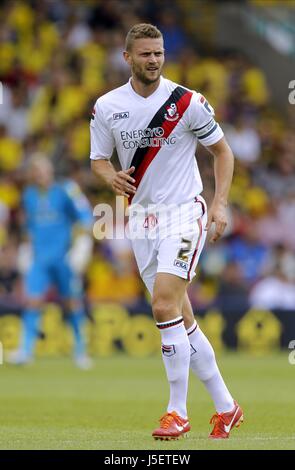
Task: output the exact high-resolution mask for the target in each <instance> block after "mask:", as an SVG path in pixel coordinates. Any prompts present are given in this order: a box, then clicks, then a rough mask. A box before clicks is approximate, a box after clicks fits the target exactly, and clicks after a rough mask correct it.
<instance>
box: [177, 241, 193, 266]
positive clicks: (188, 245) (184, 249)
mask: <svg viewBox="0 0 295 470" xmlns="http://www.w3.org/2000/svg"><path fill="white" fill-rule="evenodd" d="M191 249H192V242H191V240H186V239H185V238H182V239H181V248H180V250H179V252H178V254H177V259H181V260H182V261H185V262H186V263H187V262H188V256H187V254H188V253H189V252H190V251H191Z"/></svg>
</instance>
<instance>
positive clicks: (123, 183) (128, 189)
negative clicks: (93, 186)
mask: <svg viewBox="0 0 295 470" xmlns="http://www.w3.org/2000/svg"><path fill="white" fill-rule="evenodd" d="M91 169H92V171H93V173H94V174H95V175H96V176H98V177H100V178H102V179H103V180H104V181H105V182H106V183H107V184H108V185H109V186H110V187H111V188H112V189H113V191H114V192H115V193H116V194H118V195H119V196H126V197H130V195H131V194H134V193H135V191H136V187H135V186H133V184H134V183H135V179H134V178H132V177H131V176H130V175H131V174H132V173H133V172H134V170H135V167H134V166H132V167H131V168H129V169H128V170H121V171H116V170H115V168H114V166H113V165H112V163H111V162H110V161H109V160H102V159H98V160H92V161H91Z"/></svg>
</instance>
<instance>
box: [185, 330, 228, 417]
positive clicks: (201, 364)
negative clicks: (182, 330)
mask: <svg viewBox="0 0 295 470" xmlns="http://www.w3.org/2000/svg"><path fill="white" fill-rule="evenodd" d="M187 335H188V339H189V342H190V346H191V358H190V366H191V368H192V371H193V372H194V373H195V374H196V375H197V376H198V377H199V379H200V380H201V381H202V382H203V384H204V385H205V387H206V389H207V390H208V392H209V394H210V395H211V397H212V400H213V402H214V405H215V409H216V411H217V413H225V412H228V411H231V410H232V409H233V407H234V400H233V398H232V396H231V394H230V393H229V391H228V389H227V387H226V385H225V383H224V381H223V378H222V376H221V374H220V372H219V369H218V366H217V364H216V360H215V354H214V351H213V348H212V346H211V344H210V343H209V341H208V339H207V338H206V336H205V335H204V333H203V332H202V331H201V330H200V328H199V327H198V326H197V323H196V322H195V323H194V324H193V326H191V327H190V328H189V329H188V330H187Z"/></svg>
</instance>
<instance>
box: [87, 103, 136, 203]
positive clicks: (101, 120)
mask: <svg viewBox="0 0 295 470" xmlns="http://www.w3.org/2000/svg"><path fill="white" fill-rule="evenodd" d="M90 136H91V153H90V158H91V169H92V171H93V173H94V174H95V175H96V176H98V177H99V178H102V179H103V180H104V181H106V183H107V184H108V185H109V186H110V187H111V188H112V189H113V190H114V192H115V193H116V194H118V195H119V196H126V197H129V196H130V195H131V194H134V193H135V191H136V187H135V186H134V185H133V184H134V183H135V180H134V178H132V177H131V176H130V175H131V174H132V173H133V172H134V170H135V168H134V167H131V168H129V169H128V170H121V171H116V170H115V168H114V166H113V165H112V163H111V162H110V159H111V156H112V154H113V150H114V147H115V141H114V137H113V135H112V131H111V128H110V125H109V123H108V121H107V119H106V118H105V116H104V113H103V110H102V108H101V105H100V104H99V100H98V101H97V102H96V105H95V107H94V109H93V113H92V117H91V121H90Z"/></svg>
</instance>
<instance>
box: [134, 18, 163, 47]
mask: <svg viewBox="0 0 295 470" xmlns="http://www.w3.org/2000/svg"><path fill="white" fill-rule="evenodd" d="M143 38H151V39H158V38H163V35H162V33H161V31H160V30H159V29H158V28H157V27H156V26H154V25H152V24H149V23H139V24H135V25H134V26H132V28H131V29H130V30H129V31H128V33H127V36H126V42H125V49H126V51H127V52H130V51H131V49H132V45H133V43H134V41H135V40H136V39H143Z"/></svg>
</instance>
